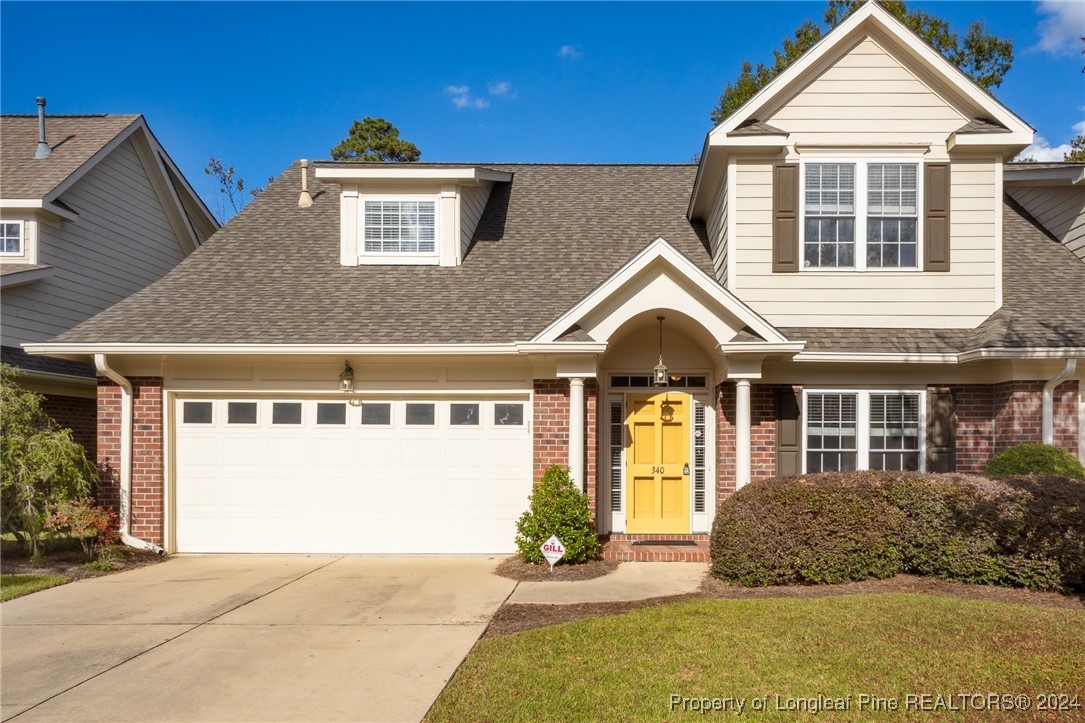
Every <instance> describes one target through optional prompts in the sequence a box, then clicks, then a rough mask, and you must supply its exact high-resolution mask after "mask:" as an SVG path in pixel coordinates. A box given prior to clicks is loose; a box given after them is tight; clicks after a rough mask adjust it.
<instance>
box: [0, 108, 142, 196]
mask: <svg viewBox="0 0 1085 723" xmlns="http://www.w3.org/2000/svg"><path fill="white" fill-rule="evenodd" d="M138 118H139V116H138V115H46V116H45V135H46V142H48V144H49V146H50V147H51V148H52V149H53V153H52V155H50V156H49V157H47V158H43V159H41V160H36V159H35V158H34V153H35V151H36V150H37V148H38V117H37V116H36V115H5V116H0V197H2V198H35V199H40V198H44V197H45V196H46V195H47V194H48V193H49V192H50V191H52V190H53V189H54V188H56V187H57V186H58V185H60V184H61V183H63V182H64V181H65V180H66V179H67V178H68V176H70V175H72V174H73V173H75V171H76V170H77V169H78V168H79V167H80V166H82V165H83V164H84V163H86V162H87V161H88V160H90V159H91V157H93V156H94V154H95V153H97V152H98V151H100V150H101V149H102V148H103V147H105V145H106V144H108V143H109V142H110V141H111V140H113V139H114V138H116V137H117V135H118V134H119V133H120V132H121V131H123V130H124V129H125V128H127V127H128V126H130V125H132V123H134V122H135V121H136V120H137V119H138Z"/></svg>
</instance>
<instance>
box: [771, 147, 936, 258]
mask: <svg viewBox="0 0 1085 723" xmlns="http://www.w3.org/2000/svg"><path fill="white" fill-rule="evenodd" d="M923 172H924V183H923V189H924V192H923V195H924V199H923V229H924V231H923V239H924V240H923V245H924V250H923V270H924V271H949V194H950V184H949V164H948V163H926V164H924V168H923ZM800 193H801V180H800V178H799V165H798V164H797V163H780V164H777V165H775V166H773V169H772V270H773V272H775V273H795V272H797V271H798V270H799V259H800V258H801V257H802V253H801V252H802V250H801V249H800V248H799V224H801V223H802V219H801V218H800V217H799V194H800Z"/></svg>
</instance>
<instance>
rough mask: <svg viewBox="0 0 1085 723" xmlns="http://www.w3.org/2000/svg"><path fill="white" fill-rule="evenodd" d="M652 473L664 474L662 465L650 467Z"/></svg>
mask: <svg viewBox="0 0 1085 723" xmlns="http://www.w3.org/2000/svg"><path fill="white" fill-rule="evenodd" d="M652 474H664V472H663V468H662V467H652Z"/></svg>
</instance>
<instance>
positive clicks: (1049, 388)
mask: <svg viewBox="0 0 1085 723" xmlns="http://www.w3.org/2000/svg"><path fill="white" fill-rule="evenodd" d="M1076 371H1077V359H1076V358H1074V357H1071V358H1069V359H1067V360H1066V366H1064V367H1063V369H1062V371H1061V372H1059V373H1058V374H1056V375H1055V376H1053V377H1051V380H1050V381H1048V382H1047V384H1044V408H1043V422H1042V428H1041V429H1042V434H1043V436H1042V439H1043V443H1044V444H1054V443H1055V388H1056V387H1058V386H1059V385H1060V384H1062V383H1063V382H1064V381H1066V380H1067V379H1069V378H1070V377H1072V376H1073V375H1074V372H1076Z"/></svg>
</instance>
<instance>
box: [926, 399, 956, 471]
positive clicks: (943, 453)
mask: <svg viewBox="0 0 1085 723" xmlns="http://www.w3.org/2000/svg"><path fill="white" fill-rule="evenodd" d="M956 428H957V414H956V410H955V408H954V402H953V392H952V391H950V390H948V389H928V390H927V471H928V472H952V471H954V469H956V459H955V453H954V451H955V450H954V446H955V445H954V441H953V440H954V437H955V434H956Z"/></svg>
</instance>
